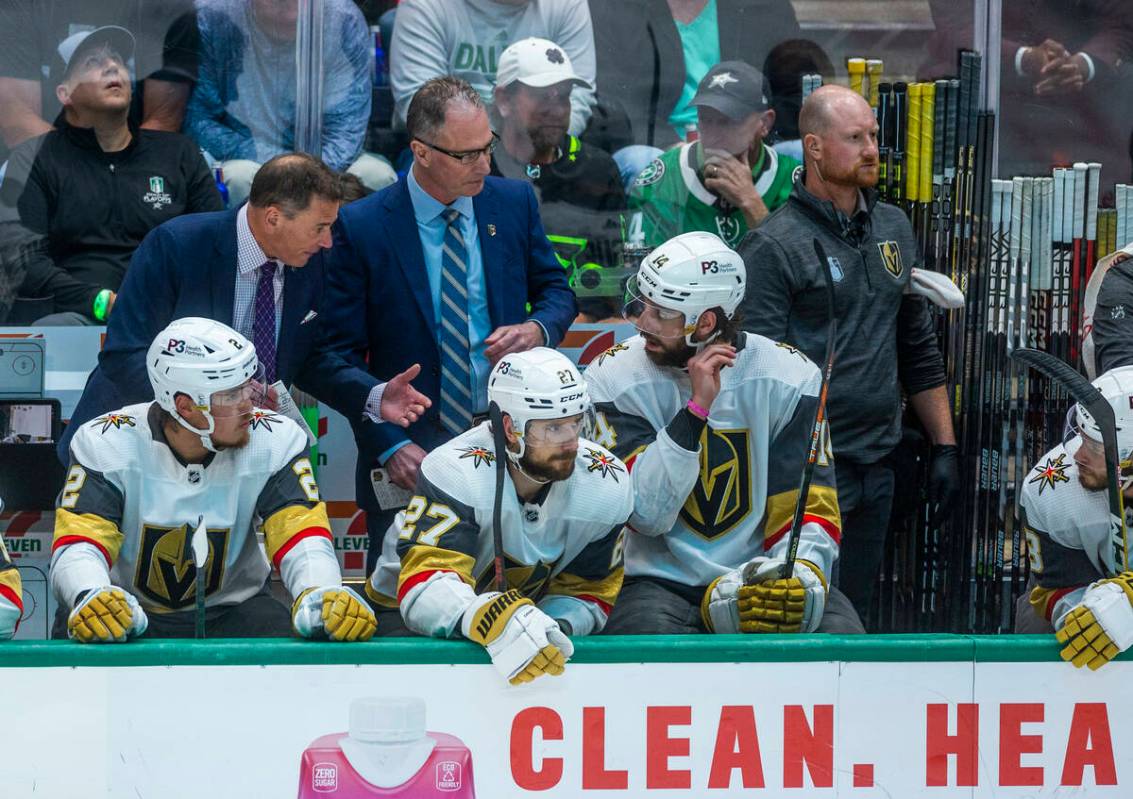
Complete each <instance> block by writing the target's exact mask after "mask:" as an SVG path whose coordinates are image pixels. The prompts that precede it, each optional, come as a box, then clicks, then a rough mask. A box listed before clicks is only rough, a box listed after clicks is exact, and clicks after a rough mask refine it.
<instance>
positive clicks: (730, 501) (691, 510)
mask: <svg viewBox="0 0 1133 799" xmlns="http://www.w3.org/2000/svg"><path fill="white" fill-rule="evenodd" d="M749 435H750V432H749V431H747V430H714V429H712V428H711V427H705V428H704V432H703V433H701V435H700V479H699V480H697V481H696V485H695V486H693V489H692V493H691V494H689V495H688V499H687V500H685V504H684V507H683V508H681V519H682V520H683V521H684V523H685V524H687V525H688V526H689V528H691V529H692V531H693V532H694V533H696V534H697V535H699V536H703V537H704V538H715V537H716V536H719V535H723V534H724V533H726V532H728V531H729V530H731V529H732V528H733V527H735V526H736V525H737V524H739V523H740V522H741V521H743V520H744V518H745V517H746V516H747V515H748V514H749V513H751V461H750V456H749V455H748V436H749Z"/></svg>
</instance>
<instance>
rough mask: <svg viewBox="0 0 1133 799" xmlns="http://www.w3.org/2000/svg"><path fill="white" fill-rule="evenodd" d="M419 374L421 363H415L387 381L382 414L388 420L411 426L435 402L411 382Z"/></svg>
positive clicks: (383, 391)
mask: <svg viewBox="0 0 1133 799" xmlns="http://www.w3.org/2000/svg"><path fill="white" fill-rule="evenodd" d="M419 374H421V364H419V363H415V364H413V365H412V366H410V367H409V368H408V369H406V370H405V371H404V372H402V373H401V374H399V375H398V376H397V377H395V378H393V379H392V380H390V381H389V382H388V383H386V386H385V388H384V389H382V405H381V414H382V418H383V419H385V420H386V421H387V422H392V423H393V424H395V425H398V426H399V427H409V425H411V424H413V423H414V422H416V421H417V420H418V419H419V418H421V414H423V413H424V412H425V409H426V408H428V407H429V406H430V405H432V404H433V402H432V400H430V399H429V398H428V397H426V396H425V395H424V394H422V393H421V392H420V391H418V390H417V389H415V388H413V386H412V385H410V383H409V381H410V380H412V379H413V378H415V377H417V375H419Z"/></svg>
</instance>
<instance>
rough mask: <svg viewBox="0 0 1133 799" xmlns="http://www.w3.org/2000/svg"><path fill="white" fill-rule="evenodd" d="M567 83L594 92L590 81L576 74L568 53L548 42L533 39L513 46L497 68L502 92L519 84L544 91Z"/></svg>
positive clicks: (497, 77)
mask: <svg viewBox="0 0 1133 799" xmlns="http://www.w3.org/2000/svg"><path fill="white" fill-rule="evenodd" d="M566 80H569V81H571V82H572V83H574V84H575V85H577V86H585V87H586V88H588V89H589V88H592V87H591V85H590V82H589V81H587V80H585V79H584V78H580V77H579V76H578V75H577V74H576V73H575V71H574V67H572V66H571V63H570V56H568V55H567V54H566V51H565V50H563V48H561V47H559V46H558V45H557V44H555V43H554V42H552V41H549V40H547V39H536V38H534V37H532V38H529V39H520V40H519V41H518V42H515V43H514V44H511V45H509V46H508V48H507V49H506V50H504V51H503V53H502V54H501V55H500V63H499V66H498V67H497V68H496V85H497V86H499V87H501V88H502V87H504V86H510V85H511V84H513V83H515V82H516V81H519V82H520V83H522V84H523V85H524V86H532V87H534V88H537V89H541V88H543V87H545V86H554V85H555V84H556V83H562V82H563V81H566Z"/></svg>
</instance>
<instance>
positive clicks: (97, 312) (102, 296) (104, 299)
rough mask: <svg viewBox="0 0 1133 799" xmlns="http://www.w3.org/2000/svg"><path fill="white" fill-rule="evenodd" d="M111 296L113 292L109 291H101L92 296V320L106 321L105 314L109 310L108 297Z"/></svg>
mask: <svg viewBox="0 0 1133 799" xmlns="http://www.w3.org/2000/svg"><path fill="white" fill-rule="evenodd" d="M113 294H114V292H113V291H111V290H110V289H103V290H102V291H100V292H98V294H96V295H94V303H93V305H92V311H93V312H94V318H95V319H96V320H97V321H99V322H104V321H106V314H107V312H108V310H109V308H110V297H111V296H112V295H113Z"/></svg>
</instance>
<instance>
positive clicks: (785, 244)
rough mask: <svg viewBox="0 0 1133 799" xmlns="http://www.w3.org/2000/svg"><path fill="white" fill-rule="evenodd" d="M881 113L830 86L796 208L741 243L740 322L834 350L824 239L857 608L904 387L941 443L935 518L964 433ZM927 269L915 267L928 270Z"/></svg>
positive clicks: (933, 469)
mask: <svg viewBox="0 0 1133 799" xmlns="http://www.w3.org/2000/svg"><path fill="white" fill-rule="evenodd" d="M877 130H878V128H877V120H876V118H875V117H874V115H873V110H872V109H871V108H870V107H869V103H867V102H866V101H865V100H864V99H863V98H862V97H861V96H860V95H857V94H855V93H854V92H852V91H850V90H849V89H847V88H845V87H842V86H823V87H822V88H820V89H818V90H817V91H815V92H814V93H813V94H811V95H810V96H809V97H807V99H806V100H805V101H804V102H803V105H802V109H801V111H800V113H799V132H800V133H801V134H802V143H803V159H804V164H805V170H804V173H803V175H802V177H800V178H799V179H798V180H796V181H795V185H794V188H793V189H792V191H791V196H790V198H789V199H788V200H787V203H786V204H785V205H784V206H783V207H782V208H780V209H779V210H778V211H776V212H774V213H773V214H772V215H771V216H770V217H768V219H767V221H766V222H764V223H763V225H762V226H761V227H760V228H759V230H757V231H755V232H754V233H753V234H750V235H749V236H748V237H747V238H746V239H744V241H743V243H742V244H741V245H740V248H739V251H740V254H741V255H742V256H743V259H744V263H745V264H746V265H747V270H748V274H749V275H750V276H751V280H750V282H749V283H748V292H747V296H746V297H745V298H744V303H743V306H742V307H743V312H744V319H745V324H744V326H745V329H747V330H750V331H752V332H754V333H759V334H761V335H764V336H767V337H768V338H771V339H773V340H775V341H784V342H788V343H789V344H792V345H794V346H795V347H798V348H799V349H800V350H802V351H803V352H804V353H806V354H807V355H808V356H809V357H810V358H812V359H814V360H818V361H822V360H823V359H824V358H825V351H826V338H827V332H828V328H829V324H830V319H829V312H828V311H827V290H826V279H825V277H824V274H823V272H824V270H823V267H821V266H820V265H819V264H818V262H817V258H816V256H815V247H814V242H815V240H818V241H820V242H821V243H822V246H823V247H824V249H825V251H826V253H827V258H828V261H829V263H828V266H829V269H830V273H831V276H832V277H833V281H834V293H835V298H836V299H835V308H836V312H837V316H838V339H837V342H836V353H835V358H834V371H833V374H832V376H831V379H830V389H829V391H830V395H829V396H830V399H829V403H830V405H829V409H830V424H831V431H832V433H833V440H834V454H835V455H836V456H837V459H838V504H839V506H840V507H841V510H842V521H843V527H842V530H843V535H844V537H845V542H844V546H843V547H842V557H841V561H840V564H839V569H840V575H839V577H840V582H839V583H838V584H839V586H840V587H841V588H842V590H843V591H845V592H846V595H847V596H848V597H849V598H850V600H851V601H852V602H853V603H854V606H855V607H856V608H857V609H858V612H859V613H863V614H864V613H865V612H866V611H867V610H868V608H869V607H870V602H871V599H872V594H873V589H874V584H875V583H876V581H877V578H878V573H879V571H880V568H881V559H882V554H883V550H884V545H885V537H886V533H887V530H888V527H889V514H890V510H891V507H892V504H893V493H894V469H893V466H892V464H891V463H890V461H889V459H888V458H889V455H890V453H891V452H892V451H893V450H894V449H895V448H896V447H897V444H898V443H899V442H900V439H901V417H902V414H901V411H902V392H903V393H904V395H905V396H907V397H908V402H909V405H911V406H912V409H913V411H914V412H915V413H916V416H917V417H918V418H919V420H920V422H921V424H922V425H923V426H924V428H925V432H926V434H927V438H928V439H929V440H930V441H931V442H932V453H931V464H930V467H929V481H928V495H929V502H930V504H931V506H932V510H933V517H934V522H935V523H940V522H941V521H943V520H944V519H945V518H946V516H947V513H948V511H949V510H950V508H951V507H952V505H953V499H954V498H955V496H956V493H957V492H958V490H959V475H958V473H957V459H958V456H957V449H956V438H955V434H954V433H953V429H952V416H951V413H950V409H949V400H948V394H947V390H946V386H945V382H946V376H945V372H944V362H943V359H942V357H941V355H940V350H939V347H938V346H937V342H936V333H935V329H934V324H933V319H932V317H931V315H930V314H929V313H928V309H927V307H926V306H925V304H924V300H923V299H921V298H920V297H915V296H912V295H911V292H912V291H914V289H917V288H918V287H919V286H920V283H921V280H922V279H923V276H922V278H917V279H916V280H914V277H913V274H912V272H913V269H912V267H914V266H915V265H916V262H917V260H918V256H917V253H918V248H917V242H916V238H915V237H914V235H913V229H912V227H911V226H910V225H909V221H908V219H907V218H906V217H905V214H904V213H903V212H902V211H901V210H900V209H898V208H896V207H895V206H892V205H888V204H886V203H881V202H878V199H877V197H878V195H877V191H876V189H875V188H874V187H875V185H876V184H877V168H878V155H877ZM919 271H920V270H918V272H919Z"/></svg>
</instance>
